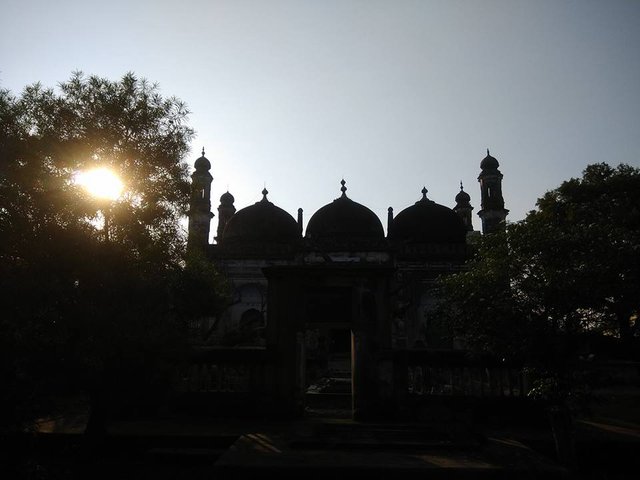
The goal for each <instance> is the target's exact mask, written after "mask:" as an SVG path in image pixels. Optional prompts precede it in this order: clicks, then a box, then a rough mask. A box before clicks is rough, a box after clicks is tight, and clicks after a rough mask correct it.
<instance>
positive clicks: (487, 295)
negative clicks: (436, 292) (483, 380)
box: [442, 164, 640, 368]
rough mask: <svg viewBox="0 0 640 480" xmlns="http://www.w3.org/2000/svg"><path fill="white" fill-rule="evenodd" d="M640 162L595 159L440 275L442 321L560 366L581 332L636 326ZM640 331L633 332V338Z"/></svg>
mask: <svg viewBox="0 0 640 480" xmlns="http://www.w3.org/2000/svg"><path fill="white" fill-rule="evenodd" d="M637 192H640V170H639V169H637V168H633V167H630V166H628V165H620V166H618V167H616V168H613V167H610V166H608V165H606V164H596V165H589V166H588V167H587V168H586V170H585V171H584V173H583V176H582V178H579V179H571V180H568V181H566V182H563V183H562V185H561V186H560V187H558V188H557V189H555V190H552V191H550V192H548V193H546V194H545V195H544V196H543V197H542V198H540V199H539V200H538V203H537V207H538V208H537V209H536V210H535V211H532V212H530V213H529V214H528V215H527V217H526V218H525V219H524V220H523V221H521V222H518V223H513V224H510V225H508V226H507V228H506V230H505V231H504V232H499V233H496V234H492V235H486V236H484V237H482V238H481V239H479V244H478V248H477V253H476V256H475V258H473V259H472V261H471V262H470V263H469V265H468V270H467V271H466V272H464V273H460V274H458V275H453V276H451V277H449V278H446V279H443V281H442V299H443V302H442V307H443V308H442V315H443V320H444V321H445V322H448V323H449V325H451V326H452V327H453V329H452V334H453V335H455V336H456V337H458V338H461V339H463V340H464V342H465V343H466V345H468V346H469V347H471V348H474V349H479V350H483V351H490V352H493V353H496V354H499V355H501V356H505V357H510V358H518V359H520V360H523V361H526V362H528V363H529V364H533V365H536V366H541V367H542V368H557V367H558V366H559V365H561V364H562V363H563V362H566V361H570V360H571V358H572V356H575V354H576V353H577V352H578V350H577V349H578V347H579V342H578V340H579V337H580V336H581V335H583V334H586V333H598V334H602V335H609V336H614V337H618V338H620V339H621V342H622V345H623V346H625V345H626V346H627V347H628V348H627V350H626V352H627V354H629V353H631V352H632V350H631V348H630V346H631V344H632V343H633V342H634V341H637V338H638V335H639V333H640V331H639V330H640V325H639V323H640V322H638V312H639V309H640V281H639V278H638V273H639V272H640V197H639V196H638V193H637ZM634 338H635V339H636V340H634Z"/></svg>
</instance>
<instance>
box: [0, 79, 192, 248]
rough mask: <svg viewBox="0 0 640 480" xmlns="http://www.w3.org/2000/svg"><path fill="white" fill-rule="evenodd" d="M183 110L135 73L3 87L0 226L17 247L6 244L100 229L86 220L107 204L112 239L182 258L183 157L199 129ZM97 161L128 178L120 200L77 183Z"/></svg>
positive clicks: (0, 99)
mask: <svg viewBox="0 0 640 480" xmlns="http://www.w3.org/2000/svg"><path fill="white" fill-rule="evenodd" d="M187 114H188V110H187V108H186V106H185V105H184V104H183V103H182V102H181V101H179V100H178V99H176V98H164V97H162V96H161V95H160V93H159V90H158V87H157V86H156V85H153V84H150V83H149V82H147V81H146V80H140V79H138V78H136V77H135V76H134V75H133V74H131V73H129V74H127V75H125V76H124V77H123V78H122V79H121V80H120V81H110V80H107V79H104V78H99V77H95V76H92V77H84V76H83V75H82V74H81V73H75V74H74V75H73V76H72V77H71V79H70V80H68V81H67V82H63V83H61V84H60V85H59V89H58V91H55V90H53V89H47V88H43V87H42V86H41V85H40V84H35V85H31V86H28V87H26V88H25V89H24V91H23V92H22V94H21V95H20V96H19V97H14V96H12V95H11V93H10V92H8V91H2V92H0V131H1V132H2V136H1V138H2V140H1V144H0V155H1V158H2V166H1V167H0V168H1V171H0V173H1V177H0V178H1V183H0V198H1V199H2V210H1V211H0V231H1V232H2V235H3V237H5V236H9V239H10V240H12V241H10V242H9V244H10V245H12V246H14V247H15V248H16V249H17V251H8V252H7V251H5V252H3V253H5V254H8V255H17V256H21V255H22V253H21V252H20V248H21V247H24V248H23V250H25V249H26V250H27V251H29V250H31V249H32V248H33V247H32V245H30V243H32V242H29V240H33V241H36V240H37V241H39V240H40V237H41V236H45V237H46V235H50V234H51V232H50V230H56V229H60V228H65V229H70V228H73V229H79V230H83V233H87V230H94V231H95V230H97V229H96V227H95V226H94V224H92V223H91V222H90V220H95V219H96V218H99V217H100V215H101V210H103V209H105V208H109V209H110V212H109V213H110V218H111V227H110V228H111V231H110V236H111V238H112V239H114V240H115V241H117V242H118V243H120V244H124V245H127V246H128V247H129V248H130V249H131V250H132V251H133V252H135V253H136V254H138V255H139V256H149V255H154V254H157V255H163V256H164V257H165V258H166V259H169V258H172V257H173V259H175V258H177V254H178V252H179V250H180V247H181V244H180V242H178V241H177V240H178V239H180V238H181V235H180V232H179V221H178V220H179V218H180V216H181V215H183V214H184V212H185V208H186V203H185V202H186V198H187V192H188V183H187V175H186V173H187V167H186V164H185V163H184V162H183V161H182V159H183V158H184V156H185V155H186V153H187V152H188V148H189V141H190V139H191V137H192V135H193V130H192V129H191V128H190V127H189V126H188V125H187V123H186V120H187ZM96 166H100V167H108V168H110V169H111V170H112V171H113V172H114V173H115V174H117V175H118V176H119V177H120V178H122V179H123V181H124V183H125V194H124V195H123V198H122V199H120V200H119V201H118V202H115V203H114V204H111V205H105V203H104V202H102V201H100V200H96V199H94V198H92V197H91V196H90V195H88V194H87V193H86V192H85V191H84V190H83V189H82V188H80V187H79V186H78V185H77V184H76V183H75V182H74V177H75V175H77V173H78V172H80V171H83V170H87V169H89V168H92V167H96ZM94 223H95V222H94ZM95 233H96V234H97V232H95ZM11 236H14V237H13V238H11ZM21 236H22V237H21ZM167 254H169V256H167Z"/></svg>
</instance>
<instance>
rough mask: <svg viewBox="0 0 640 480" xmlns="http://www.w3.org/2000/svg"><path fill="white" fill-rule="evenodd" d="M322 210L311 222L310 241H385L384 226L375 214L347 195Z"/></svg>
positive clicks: (315, 214) (309, 226) (343, 183)
mask: <svg viewBox="0 0 640 480" xmlns="http://www.w3.org/2000/svg"><path fill="white" fill-rule="evenodd" d="M340 183H341V184H342V188H341V190H342V196H341V197H340V198H337V199H336V200H334V201H333V202H331V203H329V204H328V205H325V206H324V207H322V208H320V209H319V210H318V211H317V212H316V213H314V214H313V216H312V217H311V218H310V219H309V224H308V225H307V232H306V237H307V238H309V239H311V240H355V241H358V240H379V239H384V230H383V228H382V223H380V219H379V218H378V217H377V215H376V214H375V213H373V212H372V211H371V210H369V209H368V208H367V207H365V206H364V205H361V204H359V203H357V202H354V201H353V200H351V199H350V198H349V197H347V195H346V193H345V192H346V190H347V187H345V186H344V185H345V181H344V180H342V182H340Z"/></svg>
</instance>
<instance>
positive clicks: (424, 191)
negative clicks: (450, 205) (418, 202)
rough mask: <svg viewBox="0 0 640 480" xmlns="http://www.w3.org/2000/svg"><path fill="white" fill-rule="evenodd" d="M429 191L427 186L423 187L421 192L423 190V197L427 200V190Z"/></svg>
mask: <svg viewBox="0 0 640 480" xmlns="http://www.w3.org/2000/svg"><path fill="white" fill-rule="evenodd" d="M428 191H429V190H427V187H422V190H421V192H422V199H423V200H426V199H427V192H428Z"/></svg>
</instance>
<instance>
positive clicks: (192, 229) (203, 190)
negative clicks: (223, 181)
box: [187, 148, 213, 251]
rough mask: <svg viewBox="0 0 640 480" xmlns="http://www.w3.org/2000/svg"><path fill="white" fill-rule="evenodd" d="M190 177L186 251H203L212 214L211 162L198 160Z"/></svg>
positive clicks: (203, 159) (204, 158) (206, 243)
mask: <svg viewBox="0 0 640 480" xmlns="http://www.w3.org/2000/svg"><path fill="white" fill-rule="evenodd" d="M194 167H195V169H196V171H195V172H193V174H192V175H191V197H190V199H189V237H188V241H187V249H188V250H189V251H194V250H196V249H197V250H204V248H205V247H206V246H207V245H208V244H209V228H210V223H211V219H212V218H213V213H211V182H212V181H213V177H212V176H211V174H210V173H209V170H211V162H209V160H207V158H206V157H205V156H204V148H203V149H202V156H201V157H200V158H198V159H197V160H196V161H195V163H194Z"/></svg>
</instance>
